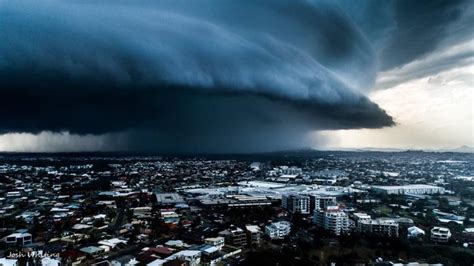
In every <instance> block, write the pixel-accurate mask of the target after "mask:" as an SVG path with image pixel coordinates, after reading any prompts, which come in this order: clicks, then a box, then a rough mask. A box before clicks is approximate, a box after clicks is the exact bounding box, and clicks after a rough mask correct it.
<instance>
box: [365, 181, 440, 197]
mask: <svg viewBox="0 0 474 266" xmlns="http://www.w3.org/2000/svg"><path fill="white" fill-rule="evenodd" d="M372 190H373V191H374V192H376V193H380V194H395V195H405V194H408V195H426V194H444V188H442V187H437V186H431V185H422V184H415V185H404V186H372Z"/></svg>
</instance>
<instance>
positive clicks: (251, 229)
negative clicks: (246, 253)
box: [245, 225, 262, 246]
mask: <svg viewBox="0 0 474 266" xmlns="http://www.w3.org/2000/svg"><path fill="white" fill-rule="evenodd" d="M245 231H246V232H247V242H248V244H249V245H257V246H258V245H260V236H261V235H262V230H261V229H260V227H258V226H256V225H247V226H245Z"/></svg>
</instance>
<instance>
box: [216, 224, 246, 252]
mask: <svg viewBox="0 0 474 266" xmlns="http://www.w3.org/2000/svg"><path fill="white" fill-rule="evenodd" d="M219 236H222V237H224V238H225V242H226V243H228V244H229V245H232V246H237V247H240V246H243V245H245V244H247V234H246V233H245V232H244V230H242V229H241V228H239V227H231V228H229V229H227V230H224V231H222V232H220V233H219Z"/></svg>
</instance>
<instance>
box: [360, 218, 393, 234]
mask: <svg viewBox="0 0 474 266" xmlns="http://www.w3.org/2000/svg"><path fill="white" fill-rule="evenodd" d="M358 229H359V232H361V233H370V234H374V235H379V236H389V237H398V232H399V225H398V222H397V221H396V220H394V219H388V218H378V219H371V220H363V221H360V225H358Z"/></svg>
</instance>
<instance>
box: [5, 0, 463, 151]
mask: <svg viewBox="0 0 474 266" xmlns="http://www.w3.org/2000/svg"><path fill="white" fill-rule="evenodd" d="M454 2H455V3H454ZM397 3H398V1H397ZM461 5H462V3H461V2H458V1H453V4H450V7H446V6H442V5H432V6H430V8H431V7H432V8H431V9H429V10H428V11H427V12H432V13H433V15H432V16H435V17H437V15H436V14H437V13H435V12H440V11H439V10H440V9H442V10H451V11H449V12H448V11H446V12H445V11H442V12H443V14H441V15H442V16H443V18H444V17H445V18H444V19H440V20H439V21H438V20H437V21H436V23H433V24H434V25H433V27H435V28H434V29H435V30H437V29H438V28H443V25H456V23H455V21H457V20H456V19H457V18H461V17H462V16H461V14H460V13H459V12H460V11H457V10H458V7H460V6H461ZM345 6H346V4H345V3H344V1H340V3H339V4H337V3H334V2H333V1H235V2H230V1H229V2H226V1H214V0H203V1H179V0H178V1H101V2H96V1H67V2H64V1H55V0H51V1H13V2H12V1H0V39H1V40H2V42H0V84H1V85H0V99H2V104H1V105H0V113H1V114H2V117H1V118H0V132H1V133H3V134H8V133H33V134H38V133H40V132H45V131H47V132H69V133H70V134H78V135H88V136H89V135H90V134H92V135H98V136H104V135H105V136H107V137H108V138H110V137H111V136H112V137H113V136H114V134H121V136H122V135H124V134H125V135H127V137H126V139H127V141H125V143H126V144H123V142H122V141H121V143H122V144H121V146H120V147H117V149H123V148H124V149H130V150H135V149H138V150H143V149H145V150H146V149H151V150H157V151H160V150H162V151H177V152H179V151H186V152H188V151H194V152H196V151H197V152H201V151H203V152H207V151H210V152H213V151H216V152H226V151H239V152H241V151H252V150H271V149H276V148H291V147H299V146H304V145H305V143H304V140H305V136H306V135H307V134H308V133H309V132H312V131H314V130H327V129H357V128H380V127H385V126H392V125H394V119H393V118H392V117H391V116H389V115H388V114H387V113H386V112H385V111H384V110H382V109H381V108H380V107H379V106H378V105H377V104H375V103H373V102H371V101H370V100H369V99H368V97H367V96H366V95H367V94H368V93H369V92H370V91H371V90H372V88H373V87H374V83H375V80H376V78H377V73H378V71H379V69H383V70H389V69H391V68H396V67H399V66H402V65H404V64H406V63H409V62H411V61H412V60H414V59H416V56H414V55H413V54H412V53H415V54H416V55H420V56H422V55H423V54H426V53H429V49H432V47H427V48H426V49H428V50H426V49H425V48H423V49H425V50H423V51H421V50H420V49H422V48H419V47H414V48H413V49H415V51H414V52H412V51H408V49H407V48H406V47H402V49H406V50H407V51H405V52H404V51H402V52H401V53H402V55H401V56H400V57H396V58H393V57H392V55H393V54H392V53H391V52H390V51H392V50H394V49H395V48H394V46H398V45H399V44H398V42H399V41H400V39H403V38H404V37H406V38H416V37H417V36H418V33H416V32H412V31H414V30H416V31H421V32H422V31H423V29H418V28H417V29H413V30H410V31H409V32H407V30H404V29H400V28H398V29H394V28H393V24H394V23H395V22H393V21H390V20H389V21H387V22H386V25H385V24H384V23H385V22H384V23H381V25H383V28H381V29H380V32H395V33H394V34H393V39H386V38H382V37H380V36H378V35H370V34H368V32H370V33H373V32H376V31H374V30H370V29H367V28H364V23H362V22H361V15H360V13H354V11H351V10H352V9H348V10H346V9H345ZM369 8H370V5H367V7H366V10H369ZM392 9H393V10H392ZM351 12H352V13H351ZM384 12H388V13H390V14H393V17H392V18H393V20H395V21H396V22H397V23H396V24H397V25H399V27H409V26H410V23H412V22H411V21H406V23H403V22H404V21H405V19H406V16H404V14H406V13H409V10H408V9H407V8H405V7H404V6H398V7H397V6H395V7H394V6H393V5H386V6H384ZM444 13H446V14H444ZM427 17H430V16H427ZM415 22H416V21H415ZM415 22H413V23H415ZM416 23H417V22H416ZM449 29H452V28H449ZM440 34H441V35H442V33H440ZM397 36H398V37H397ZM420 36H421V37H420V39H419V40H418V41H419V42H425V41H430V40H436V41H434V42H432V43H433V45H438V44H441V43H442V40H443V36H438V35H437V36H431V35H429V36H424V35H420ZM394 40H396V41H394ZM417 49H418V50H417ZM433 49H434V48H433ZM112 143H113V141H112Z"/></svg>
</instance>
